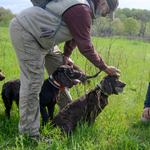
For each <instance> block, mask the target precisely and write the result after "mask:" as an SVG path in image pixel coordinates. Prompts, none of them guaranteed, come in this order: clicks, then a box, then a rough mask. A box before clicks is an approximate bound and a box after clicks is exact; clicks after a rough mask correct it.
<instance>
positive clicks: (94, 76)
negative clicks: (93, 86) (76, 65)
mask: <svg viewBox="0 0 150 150" xmlns="http://www.w3.org/2000/svg"><path fill="white" fill-rule="evenodd" d="M100 72H101V71H99V72H98V73H96V74H95V75H93V76H86V79H90V78H96V77H97V76H98V75H99V74H100Z"/></svg>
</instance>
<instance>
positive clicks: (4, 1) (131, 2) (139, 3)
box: [0, 0, 150, 14]
mask: <svg viewBox="0 0 150 150" xmlns="http://www.w3.org/2000/svg"><path fill="white" fill-rule="evenodd" d="M0 6H2V7H4V8H5V9H10V10H11V12H12V13H13V14H16V13H18V12H20V11H21V10H23V9H25V8H27V7H31V6H32V3H31V2H30V0H0ZM119 8H130V9H132V8H135V9H147V10H150V0H119Z"/></svg>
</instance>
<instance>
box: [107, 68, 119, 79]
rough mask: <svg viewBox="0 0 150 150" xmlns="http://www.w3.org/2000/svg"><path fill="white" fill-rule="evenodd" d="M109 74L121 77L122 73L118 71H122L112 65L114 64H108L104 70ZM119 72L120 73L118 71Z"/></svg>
mask: <svg viewBox="0 0 150 150" xmlns="http://www.w3.org/2000/svg"><path fill="white" fill-rule="evenodd" d="M104 71H105V72H106V73H107V74H108V75H111V76H117V77H120V74H118V73H121V71H120V70H118V69H116V68H115V67H112V66H107V68H106V69H105V70H104ZM117 72H118V73H117Z"/></svg>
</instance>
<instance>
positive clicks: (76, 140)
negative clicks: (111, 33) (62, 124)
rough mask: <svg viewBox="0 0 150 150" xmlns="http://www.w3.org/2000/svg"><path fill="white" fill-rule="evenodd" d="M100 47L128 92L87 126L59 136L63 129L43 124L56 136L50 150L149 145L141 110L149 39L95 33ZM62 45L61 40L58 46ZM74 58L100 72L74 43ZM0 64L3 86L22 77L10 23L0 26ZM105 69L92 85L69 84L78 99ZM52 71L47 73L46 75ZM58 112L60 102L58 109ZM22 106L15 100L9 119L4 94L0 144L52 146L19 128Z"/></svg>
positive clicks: (149, 74) (135, 149)
mask: <svg viewBox="0 0 150 150" xmlns="http://www.w3.org/2000/svg"><path fill="white" fill-rule="evenodd" d="M92 43H93V44H94V47H95V49H96V50H97V52H98V53H99V54H100V55H101V56H102V58H103V59H104V61H105V62H106V64H108V65H111V66H115V67H117V68H118V69H120V70H121V71H122V72H121V77H120V80H122V81H124V82H126V84H127V85H126V87H125V93H124V94H119V95H112V96H110V97H109V105H108V106H107V107H106V108H105V109H104V111H103V112H102V113H101V114H100V115H99V116H98V117H97V118H96V121H95V123H94V124H93V125H92V126H91V127H88V125H87V123H82V124H81V126H79V125H78V126H77V127H76V128H75V130H74V131H73V133H72V134H71V135H70V136H69V137H66V136H65V137H61V131H60V129H59V128H52V127H51V126H49V124H47V125H46V126H45V127H41V128H40V132H41V134H42V135H44V136H47V137H49V138H53V140H54V141H53V144H52V146H51V149H52V150H56V149H58V150H122V149H123V150H149V149H150V140H149V139H150V128H149V127H150V126H149V124H145V123H142V122H141V120H140V117H141V113H142V111H143V106H144V105H143V103H144V100H145V96H146V92H147V87H148V82H149V81H150V67H149V65H150V63H149V62H150V44H149V43H141V42H136V41H129V40H125V39H123V38H122V37H115V38H92ZM59 48H60V49H63V44H61V45H59ZM71 58H72V60H73V61H74V62H75V63H76V64H77V65H79V66H80V67H81V68H82V69H84V70H85V71H86V72H87V74H88V75H93V74H95V73H96V72H98V69H97V68H95V67H94V66H93V65H92V64H91V63H90V62H89V61H88V60H87V59H85V58H84V57H83V56H82V55H81V54H80V53H79V51H78V49H77V48H76V49H75V50H74V52H73V54H72V55H71ZM0 62H1V63H0V68H1V69H2V72H3V73H4V74H5V75H6V79H5V81H2V82H0V91H1V89H2V85H3V84H4V82H6V81H8V80H10V79H16V78H19V76H20V71H19V65H18V62H17V58H16V55H15V51H14V49H13V47H12V45H11V41H10V37H9V31H8V28H0ZM105 75H106V74H105V73H104V72H102V73H101V74H100V75H99V76H98V77H97V78H95V79H91V82H90V83H89V84H85V85H82V84H78V85H76V86H74V87H73V88H72V89H71V95H72V98H73V99H75V98H77V97H79V96H81V95H82V94H84V93H86V92H88V91H89V90H90V89H92V88H94V87H95V86H96V85H97V83H98V82H99V81H100V80H101V79H102V78H103V77H104V76H105ZM47 77H48V75H47V74H45V78H47ZM57 113H58V108H57V105H56V109H55V114H57ZM18 121H19V111H18V108H17V106H16V104H15V103H13V106H12V110H11V120H8V119H7V117H6V115H5V107H4V104H3V101H2V98H1V97H0V149H2V150H5V149H8V150H20V149H23V150H31V149H38V150H39V149H49V148H48V146H49V145H47V144H46V143H39V146H38V147H34V146H33V145H32V144H31V143H30V142H29V140H28V138H25V137H23V136H21V135H19V132H18Z"/></svg>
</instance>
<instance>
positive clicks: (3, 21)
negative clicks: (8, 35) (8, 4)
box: [0, 7, 15, 27]
mask: <svg viewBox="0 0 150 150" xmlns="http://www.w3.org/2000/svg"><path fill="white" fill-rule="evenodd" d="M14 16H15V15H14V14H12V13H11V11H10V10H9V9H5V8H3V7H0V26H2V27H8V26H9V23H10V20H11V19H12V18H13V17H14Z"/></svg>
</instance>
